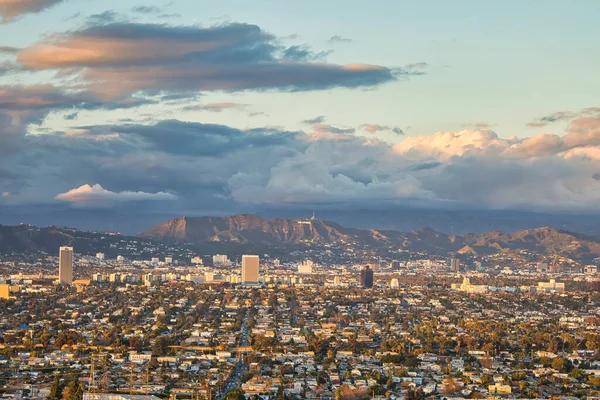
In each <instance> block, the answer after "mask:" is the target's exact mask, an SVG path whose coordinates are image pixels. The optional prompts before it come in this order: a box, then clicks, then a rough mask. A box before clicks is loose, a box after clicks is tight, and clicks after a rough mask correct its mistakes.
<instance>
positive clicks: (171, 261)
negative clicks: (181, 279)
mask: <svg viewBox="0 0 600 400" xmlns="http://www.w3.org/2000/svg"><path fill="white" fill-rule="evenodd" d="M165 264H173V257H165Z"/></svg>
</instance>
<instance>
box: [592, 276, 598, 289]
mask: <svg viewBox="0 0 600 400" xmlns="http://www.w3.org/2000/svg"><path fill="white" fill-rule="evenodd" d="M592 291H594V292H600V278H598V279H595V280H594V281H593V282H592Z"/></svg>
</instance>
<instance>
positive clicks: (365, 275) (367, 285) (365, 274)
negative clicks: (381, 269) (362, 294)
mask: <svg viewBox="0 0 600 400" xmlns="http://www.w3.org/2000/svg"><path fill="white" fill-rule="evenodd" d="M360 285H361V286H362V287H363V288H364V289H371V288H372V287H373V270H372V269H371V267H369V266H368V265H367V266H366V267H365V268H363V269H362V270H361V271H360Z"/></svg>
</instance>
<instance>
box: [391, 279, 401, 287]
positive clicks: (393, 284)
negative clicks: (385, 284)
mask: <svg viewBox="0 0 600 400" xmlns="http://www.w3.org/2000/svg"><path fill="white" fill-rule="evenodd" d="M390 287H391V288H392V289H398V288H399V287H400V283H399V282H398V278H392V280H391V281H390Z"/></svg>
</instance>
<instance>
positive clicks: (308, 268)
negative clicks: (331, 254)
mask: <svg viewBox="0 0 600 400" xmlns="http://www.w3.org/2000/svg"><path fill="white" fill-rule="evenodd" d="M313 265H315V263H314V262H312V261H311V260H304V261H303V262H302V264H300V265H298V273H299V274H312V272H313Z"/></svg>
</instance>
